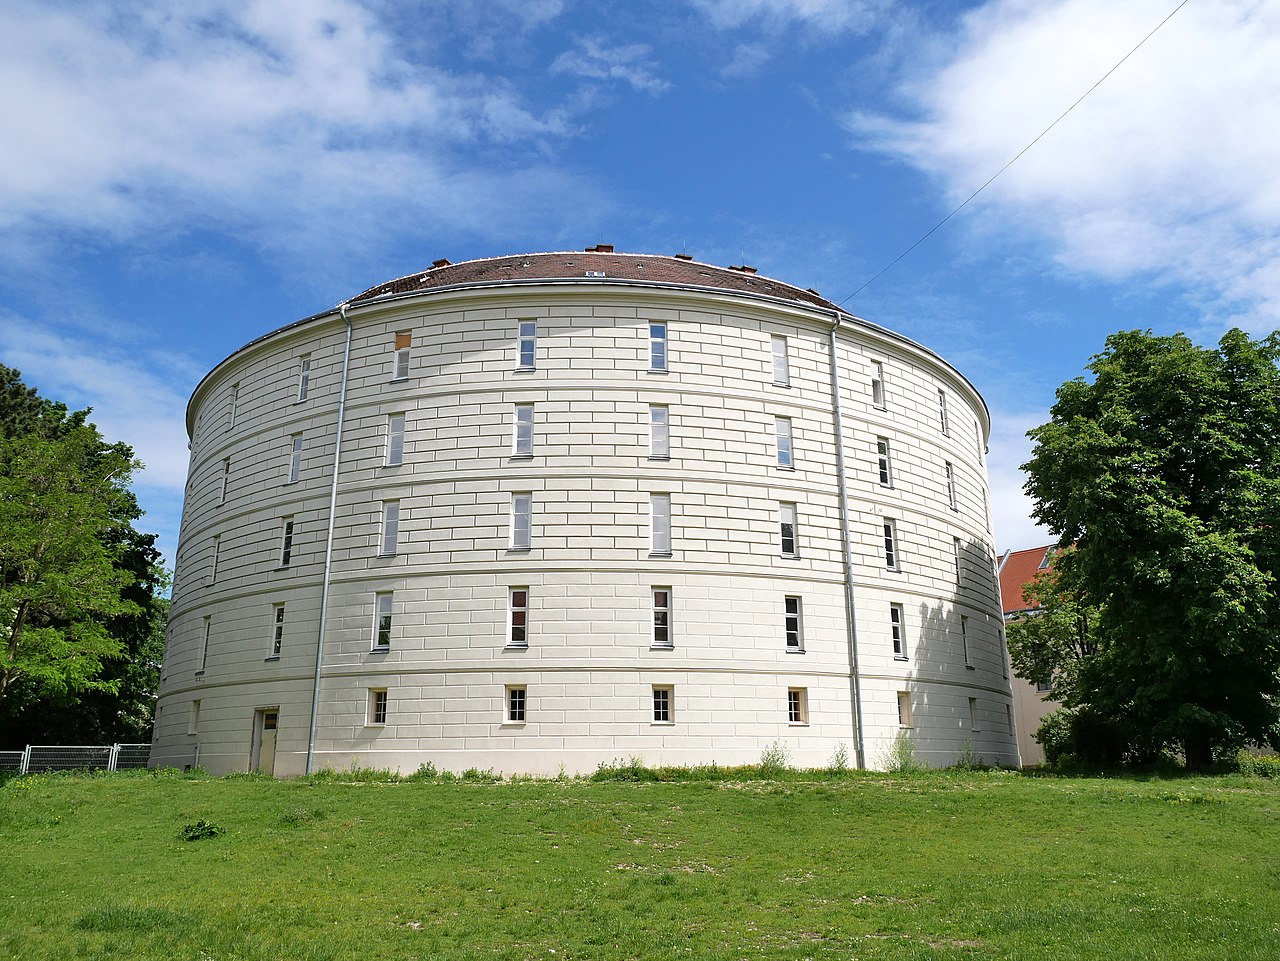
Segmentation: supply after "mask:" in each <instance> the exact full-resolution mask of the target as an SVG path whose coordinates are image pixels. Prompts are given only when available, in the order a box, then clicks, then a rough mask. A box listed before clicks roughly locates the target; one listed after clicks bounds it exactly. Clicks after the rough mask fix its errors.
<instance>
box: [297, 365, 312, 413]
mask: <svg viewBox="0 0 1280 961" xmlns="http://www.w3.org/2000/svg"><path fill="white" fill-rule="evenodd" d="M310 390H311V355H310V354H303V355H302V356H301V357H299V358H298V402H299V403H301V402H302V401H304V400H306V399H307V392H308V391H310Z"/></svg>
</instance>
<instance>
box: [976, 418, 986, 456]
mask: <svg viewBox="0 0 1280 961" xmlns="http://www.w3.org/2000/svg"><path fill="white" fill-rule="evenodd" d="M973 440H974V446H975V447H977V448H978V462H979V463H981V462H982V455H983V453H984V451H983V450H982V426H981V425H980V424H979V423H978V420H977V418H976V417H975V418H974V421H973Z"/></svg>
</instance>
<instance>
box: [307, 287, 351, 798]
mask: <svg viewBox="0 0 1280 961" xmlns="http://www.w3.org/2000/svg"><path fill="white" fill-rule="evenodd" d="M338 313H340V314H341V315H342V320H343V322H344V323H345V324H346V325H347V342H346V345H345V346H344V347H343V350H342V384H341V386H340V387H339V388H338V429H337V431H336V433H335V434H334V440H333V484H332V485H331V487H330V488H329V530H328V532H327V533H326V534H325V543H324V575H323V577H322V578H321V581H320V629H319V631H318V632H317V634H316V676H315V683H314V684H313V685H312V688H311V728H310V731H309V732H308V734H307V773H308V774H311V773H312V772H313V771H314V768H315V756H316V726H317V723H318V721H319V717H320V668H321V665H322V664H323V662H324V626H325V620H326V618H327V617H328V614H329V577H330V575H331V574H332V573H333V526H334V522H335V520H336V518H337V512H338V468H339V466H340V464H341V461H342V421H343V419H344V415H345V414H346V410H347V371H348V369H349V367H350V364H351V318H349V317H348V316H347V305H346V304H345V303H344V304H341V305H340V306H339V307H338Z"/></svg>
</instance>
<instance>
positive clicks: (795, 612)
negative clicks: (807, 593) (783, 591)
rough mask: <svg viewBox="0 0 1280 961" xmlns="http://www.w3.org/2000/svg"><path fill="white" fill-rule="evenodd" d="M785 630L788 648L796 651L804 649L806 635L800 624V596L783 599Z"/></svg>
mask: <svg viewBox="0 0 1280 961" xmlns="http://www.w3.org/2000/svg"><path fill="white" fill-rule="evenodd" d="M783 610H784V618H783V630H784V633H785V634H786V638H787V650H788V651H795V652H803V651H804V635H803V634H802V633H801V624H800V598H798V597H787V598H784V599H783Z"/></svg>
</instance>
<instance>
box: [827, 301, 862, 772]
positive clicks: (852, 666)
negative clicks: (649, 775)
mask: <svg viewBox="0 0 1280 961" xmlns="http://www.w3.org/2000/svg"><path fill="white" fill-rule="evenodd" d="M839 326H840V315H839V314H834V315H833V319H832V324H831V337H830V341H829V344H828V346H829V347H830V359H831V408H832V417H833V418H834V421H835V438H836V473H837V476H838V477H839V478H840V484H839V488H840V547H841V550H842V551H843V553H844V597H845V606H846V607H847V609H848V612H849V613H848V618H847V621H846V626H847V628H848V635H849V681H850V684H849V693H850V695H851V696H852V698H853V747H854V752H855V754H854V756H855V760H856V763H857V765H858V767H859V768H860V769H865V768H866V766H867V757H866V747H865V745H864V744H863V738H862V680H861V678H860V677H859V672H858V628H857V625H856V624H855V618H854V606H853V552H852V551H850V550H849V492H848V490H847V489H846V483H845V473H844V418H843V417H842V416H841V414H840V367H839V365H838V364H837V362H836V330H837V329H838V328H839Z"/></svg>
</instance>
